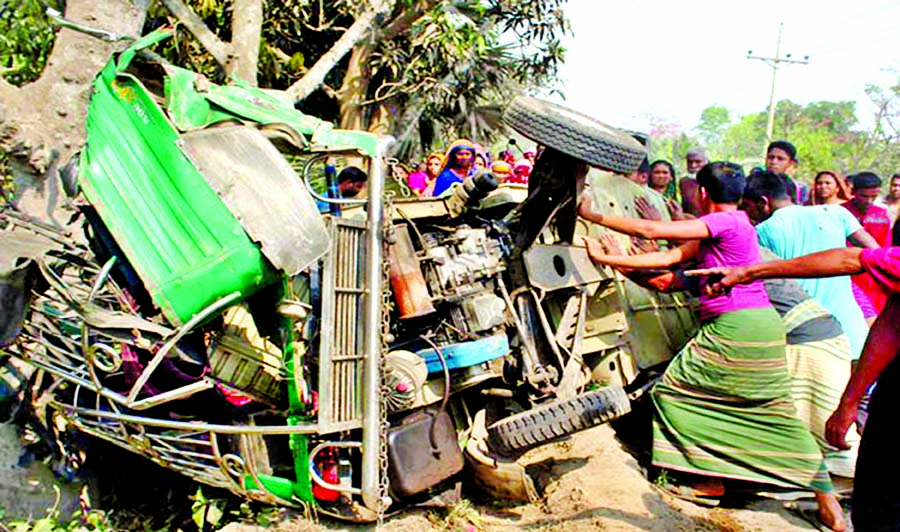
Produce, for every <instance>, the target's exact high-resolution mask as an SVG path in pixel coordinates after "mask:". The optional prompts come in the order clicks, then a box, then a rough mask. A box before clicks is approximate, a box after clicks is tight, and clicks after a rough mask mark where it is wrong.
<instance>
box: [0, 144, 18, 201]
mask: <svg viewBox="0 0 900 532" xmlns="http://www.w3.org/2000/svg"><path fill="white" fill-rule="evenodd" d="M15 193H16V183H15V178H14V177H13V172H12V168H10V164H9V154H8V153H6V152H5V151H3V150H0V200H2V201H3V202H4V203H6V202H7V201H12V200H13V199H15V198H14V196H15Z"/></svg>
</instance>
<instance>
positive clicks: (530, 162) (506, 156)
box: [393, 139, 535, 198]
mask: <svg viewBox="0 0 900 532" xmlns="http://www.w3.org/2000/svg"><path fill="white" fill-rule="evenodd" d="M513 146H514V145H511V146H510V147H509V148H507V149H505V150H503V151H501V152H500V153H498V154H497V157H496V158H493V157H491V154H490V153H489V152H488V150H486V149H485V148H484V147H483V146H480V145H478V144H475V143H473V142H471V141H469V140H468V139H459V140H456V141H455V142H453V143H451V144H450V146H448V147H447V149H446V151H444V152H434V153H432V154H430V155H428V157H426V158H425V161H424V162H417V163H411V164H410V165H409V166H407V165H406V164H403V163H398V164H395V165H394V167H393V168H394V176H393V177H394V178H395V179H398V180H401V181H402V182H405V183H406V184H407V186H408V187H409V189H410V190H411V191H412V192H413V193H415V194H416V195H417V196H419V197H423V198H431V197H436V196H440V195H441V194H443V193H444V192H445V191H446V190H447V189H449V188H450V187H451V186H452V185H453V184H454V183H461V182H462V181H464V180H465V179H466V178H467V177H471V176H473V175H475V174H476V173H479V172H485V171H489V172H490V173H491V174H493V176H494V178H495V179H496V180H497V182H498V184H500V183H520V184H527V183H528V176H529V175H531V170H532V168H533V167H534V160H535V152H534V151H523V152H520V153H519V154H518V155H519V156H518V157H517V156H516V154H515V153H513ZM411 168H412V169H413V170H411Z"/></svg>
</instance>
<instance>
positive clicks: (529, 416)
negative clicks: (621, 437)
mask: <svg viewBox="0 0 900 532" xmlns="http://www.w3.org/2000/svg"><path fill="white" fill-rule="evenodd" d="M630 411H631V402H630V401H629V399H628V395H627V394H626V393H625V390H624V389H622V388H621V387H618V386H615V387H610V388H603V389H601V390H595V391H593V392H587V393H585V394H582V395H579V396H577V397H573V398H571V399H566V400H564V401H558V402H555V403H549V404H545V405H540V406H538V407H535V408H533V409H531V410H527V411H525V412H521V413H519V414H516V415H513V416H509V417H507V418H503V419H501V420H500V421H498V422H496V423H494V424H493V425H491V426H490V427H488V444H489V445H490V447H491V449H492V450H494V451H496V452H498V453H500V454H503V455H507V456H508V455H515V454H521V453H524V452H525V451H527V450H528V449H531V448H532V447H537V446H538V445H542V444H545V443H549V442H551V441H553V440H556V439H559V438H562V437H564V436H568V435H569V434H572V433H575V432H578V431H581V430H585V429H589V428H591V427H594V426H597V425H600V424H603V423H606V422H608V421H612V420H613V419H616V418H618V417H621V416H624V415H625V414H627V413H628V412H630Z"/></svg>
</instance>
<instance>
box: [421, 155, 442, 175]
mask: <svg viewBox="0 0 900 532" xmlns="http://www.w3.org/2000/svg"><path fill="white" fill-rule="evenodd" d="M432 159H437V160H438V161H441V168H443V166H444V152H440V151H436V152H432V153H431V154H429V155H428V157H426V158H425V173H426V174H427V173H428V161H430V160H432ZM441 168H439V169H438V173H437V174H435V175H433V176H432V175H431V174H428V177H432V178H436V177H437V176H439V175H441Z"/></svg>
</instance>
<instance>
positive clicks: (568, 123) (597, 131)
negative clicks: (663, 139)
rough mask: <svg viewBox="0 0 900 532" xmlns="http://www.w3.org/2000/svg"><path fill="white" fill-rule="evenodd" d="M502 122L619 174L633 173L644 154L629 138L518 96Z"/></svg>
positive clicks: (564, 110)
mask: <svg viewBox="0 0 900 532" xmlns="http://www.w3.org/2000/svg"><path fill="white" fill-rule="evenodd" d="M503 121H504V122H505V123H506V124H507V125H509V127H511V128H513V129H514V130H516V131H517V132H519V133H521V134H522V135H524V136H526V137H528V138H529V139H531V140H533V141H535V142H537V143H538V144H542V145H544V146H549V147H551V148H554V149H556V150H559V151H561V152H563V153H565V154H568V155H571V156H572V157H575V158H576V159H581V160H582V161H585V162H587V163H588V164H590V165H592V166H597V167H599V168H603V169H606V170H612V171H613V172H618V173H621V174H627V173H631V172H633V171H635V170H636V169H637V167H638V166H639V165H640V164H641V161H642V160H643V159H644V157H646V156H647V150H646V149H645V148H644V146H642V145H641V143H640V142H638V141H637V140H635V139H634V137H632V136H631V135H629V134H627V133H625V132H623V131H620V130H618V129H616V128H614V127H612V126H608V125H606V124H604V123H603V122H600V121H598V120H595V119H593V118H591V117H589V116H587V115H584V114H581V113H578V112H575V111H572V110H570V109H568V108H566V107H563V106H561V105H557V104H555V103H550V102H546V101H544V100H538V99H537V98H530V97H526V96H520V97H518V98H516V99H515V100H513V101H512V103H511V104H510V105H509V107H507V109H506V112H505V113H504V114H503Z"/></svg>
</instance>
